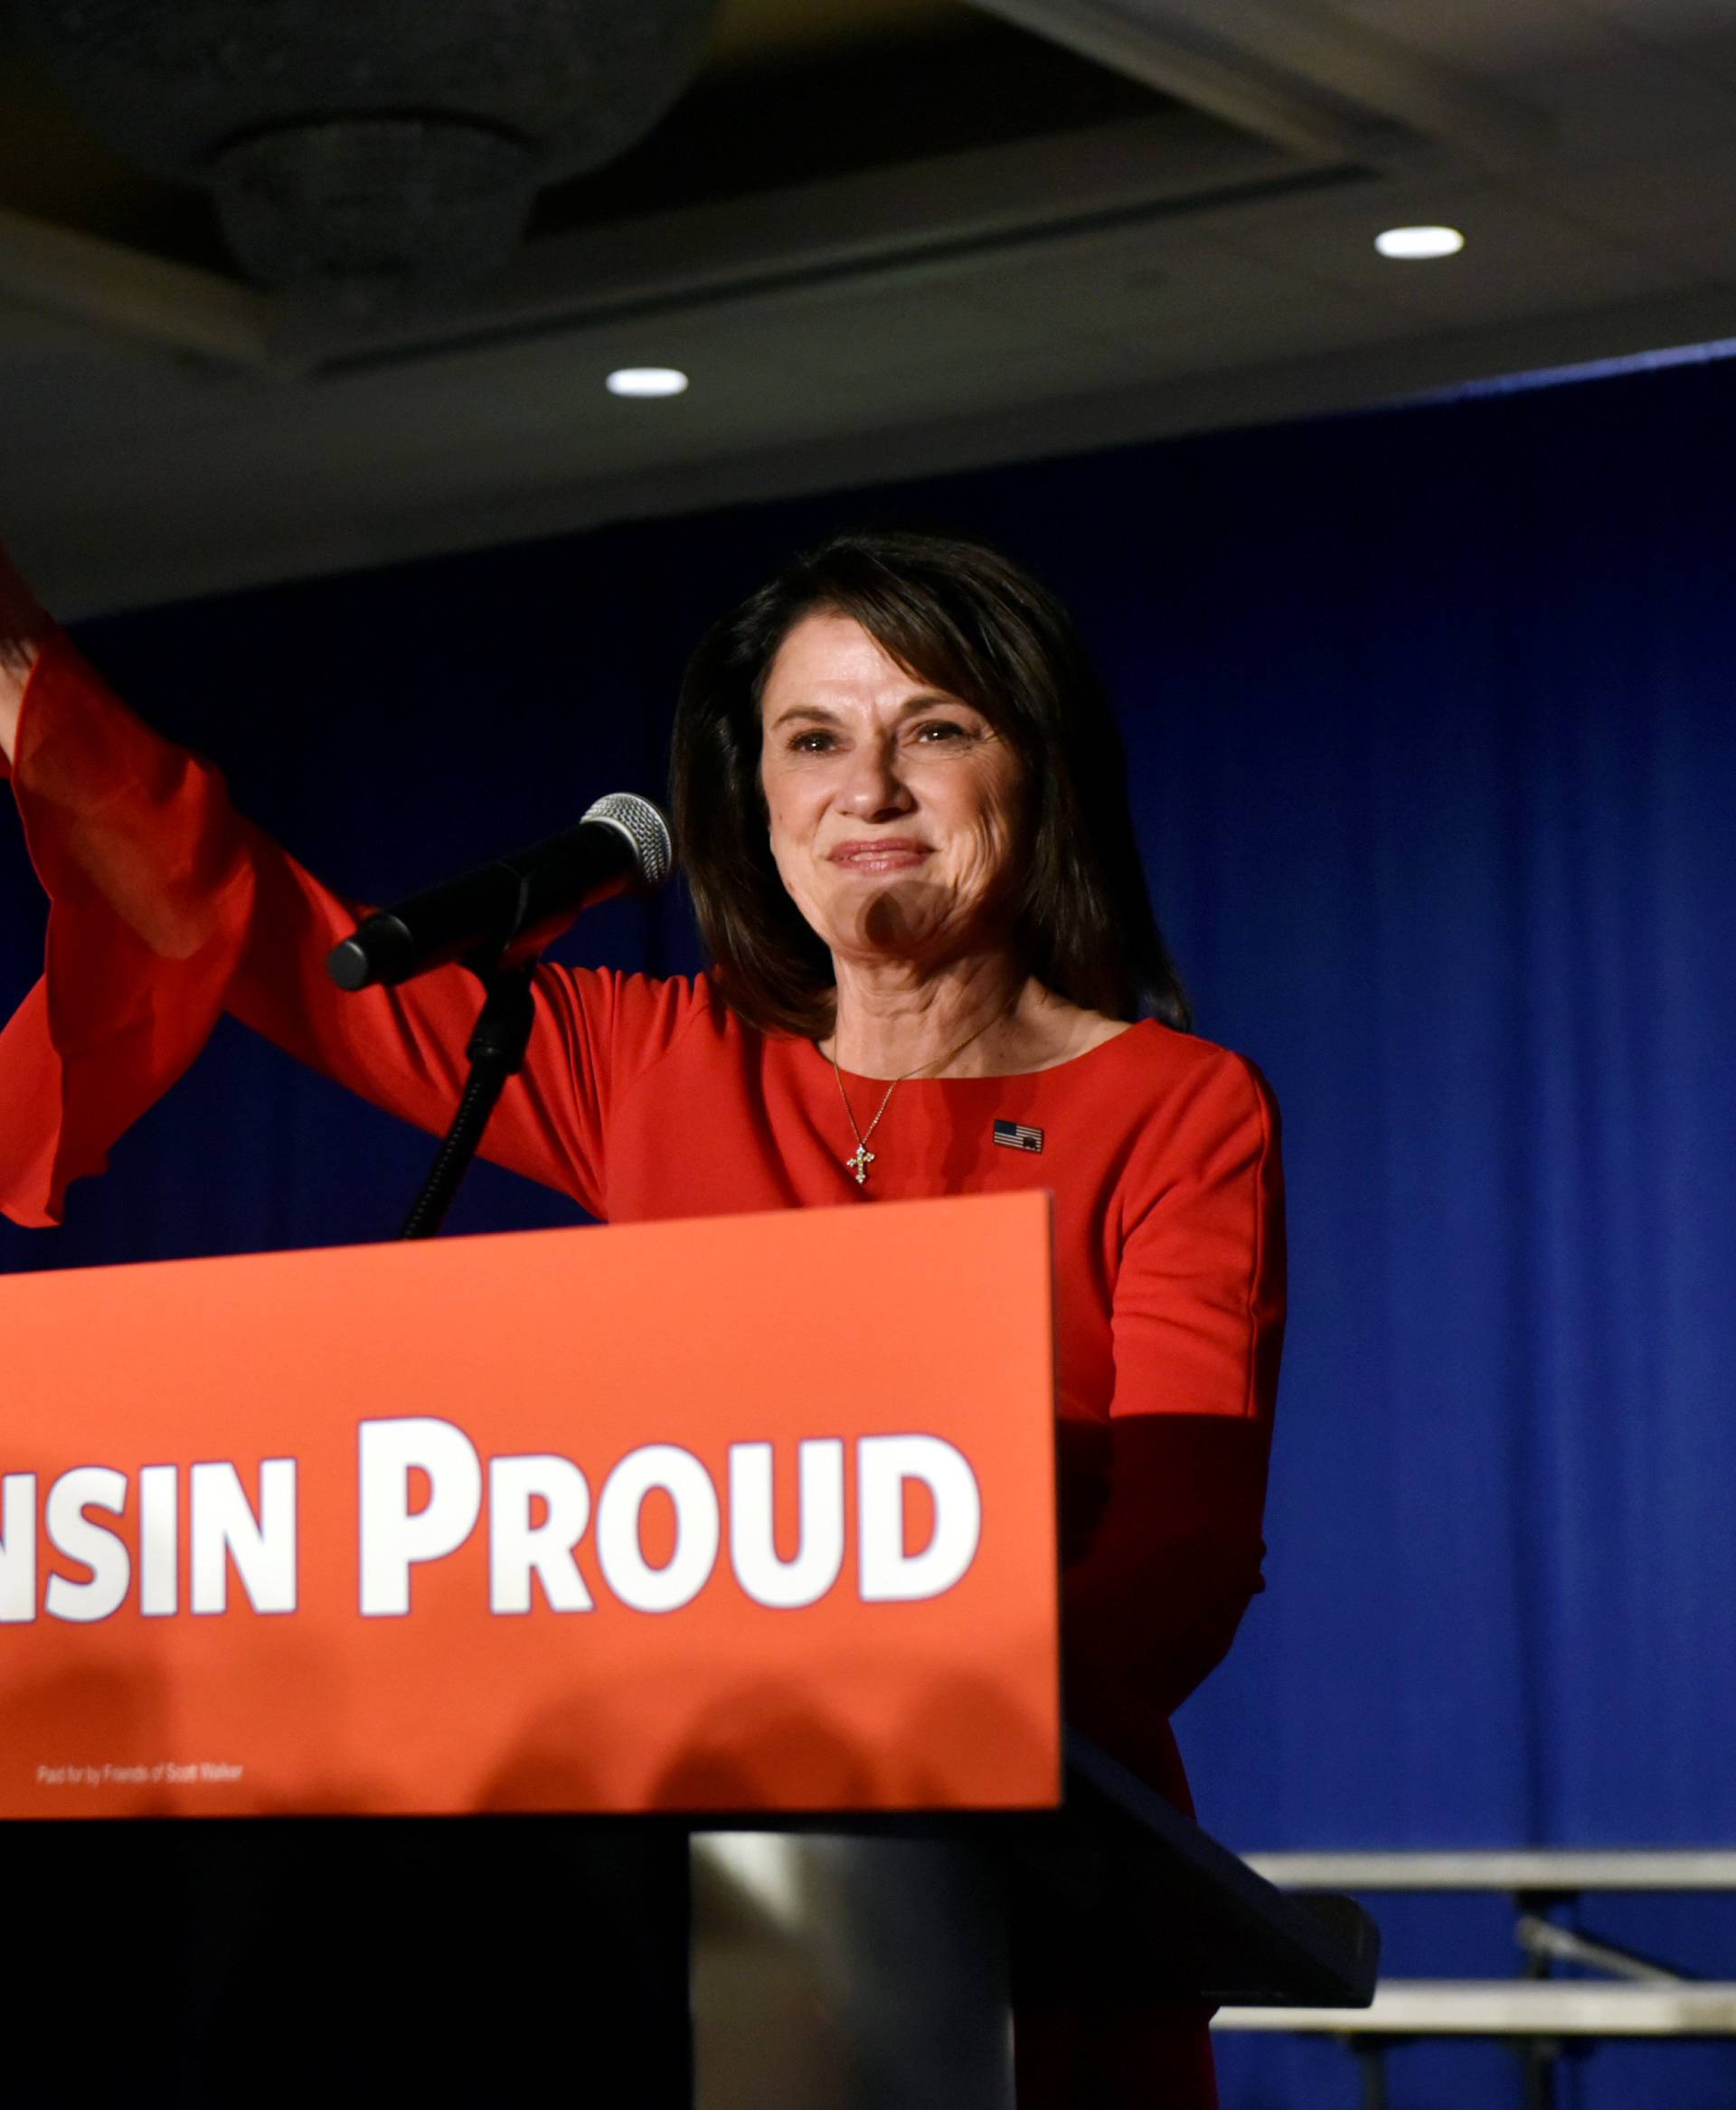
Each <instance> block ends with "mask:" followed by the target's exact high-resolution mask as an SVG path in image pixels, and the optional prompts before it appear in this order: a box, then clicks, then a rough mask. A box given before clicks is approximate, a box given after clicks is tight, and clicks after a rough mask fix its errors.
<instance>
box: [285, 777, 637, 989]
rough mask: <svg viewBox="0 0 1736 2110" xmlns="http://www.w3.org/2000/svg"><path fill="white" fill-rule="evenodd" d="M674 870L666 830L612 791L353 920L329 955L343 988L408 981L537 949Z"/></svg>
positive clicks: (624, 794) (329, 967) (626, 795)
mask: <svg viewBox="0 0 1736 2110" xmlns="http://www.w3.org/2000/svg"><path fill="white" fill-rule="evenodd" d="M674 867H675V846H674V844H673V843H672V842H671V841H670V837H669V824H668V822H667V821H665V819H664V817H663V815H662V814H660V813H659V812H658V811H657V809H656V806H654V805H652V803H651V801H650V800H649V799H648V798H636V797H635V796H634V795H633V794H632V793H631V792H629V791H611V792H609V794H608V796H606V797H603V798H599V800H598V801H597V803H596V805H593V806H591V807H590V809H589V810H588V811H587V812H586V814H585V815H584V817H583V818H582V819H581V820H580V823H579V825H578V826H577V827H576V828H569V829H568V830H567V831H566V832H565V834H560V835H551V836H549V837H548V838H547V839H546V841H544V842H542V843H533V844H532V845H531V847H530V848H529V849H528V850H521V851H519V852H516V853H515V854H514V855H513V856H511V857H501V858H497V859H496V860H495V862H494V863H492V864H479V865H478V866H477V867H476V870H475V871H467V872H465V873H464V874H463V875H462V876H461V877H460V878H458V879H454V880H448V881H445V883H444V884H443V885H440V886H438V887H429V888H427V889H425V890H423V891H422V892H421V893H420V894H411V895H410V897H409V898H408V900H402V901H400V902H398V903H397V904H396V906H395V907H393V908H391V909H381V910H379V912H378V913H377V914H375V915H373V916H370V917H368V918H365V919H364V920H363V922H361V923H359V924H358V925H357V926H356V928H355V930H354V934H353V935H352V936H351V937H346V938H345V939H344V942H343V944H342V945H339V946H334V947H333V948H332V950H331V951H330V952H329V953H328V954H327V955H326V957H325V969H326V972H327V973H328V974H329V975H331V977H332V980H333V981H334V982H335V983H336V984H337V985H338V987H339V988H340V989H366V988H367V987H368V986H369V985H370V984H372V983H375V982H408V981H409V980H410V977H411V976H412V975H421V974H425V973H426V972H427V971H428V969H429V968H430V967H440V966H446V965H447V964H448V962H449V961H452V960H461V959H464V958H466V957H467V956H468V955H470V954H472V953H476V954H486V955H489V956H494V955H505V954H506V953H507V952H508V951H509V948H510V949H511V950H512V951H514V952H515V953H517V954H518V955H519V956H523V957H528V956H530V955H531V954H533V953H535V952H539V951H541V949H542V947H543V946H545V945H547V944H548V943H549V942H550V940H551V939H552V938H555V937H559V936H560V935H561V932H562V931H563V930H564V929H565V928H567V926H568V925H569V924H570V923H571V921H572V920H573V918H575V917H576V916H578V915H579V914H580V911H581V910H583V909H589V908H591V907H593V906H594V905H595V904H596V903H597V902H599V901H607V900H610V899H611V898H612V897H613V896H615V895H617V894H623V893H644V892H648V891H649V890H650V889H651V888H653V887H658V886H661V885H662V884H663V882H664V881H665V880H666V879H667V878H668V877H669V874H670V872H671V871H673V870H674Z"/></svg>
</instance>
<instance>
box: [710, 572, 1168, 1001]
mask: <svg viewBox="0 0 1736 2110" xmlns="http://www.w3.org/2000/svg"><path fill="white" fill-rule="evenodd" d="M820 610H831V611H835V612H836V613H838V614H840V615H844V616H849V617H853V618H854V620H855V621H856V622H858V623H860V624H861V625H862V626H863V629H864V630H866V631H867V633H868V634H869V636H871V637H873V639H874V640H875V642H876V643H877V644H878V645H880V646H881V647H882V650H884V651H885V652H887V653H888V654H889V655H891V656H892V658H893V659H894V660H896V661H897V662H898V664H900V665H901V667H903V668H904V669H905V670H906V672H908V673H909V674H910V675H911V676H912V677H913V678H915V679H916V680H919V681H923V682H929V683H933V684H934V685H935V686H936V687H937V688H939V689H942V690H944V691H945V692H947V693H948V695H952V696H957V697H958V699H959V700H960V702H966V703H969V704H971V705H973V706H974V707H975V708H976V709H977V710H978V711H981V712H982V713H983V714H984V716H985V717H986V718H987V719H988V720H989V721H990V722H991V723H992V724H993V725H994V726H995V728H996V730H998V731H999V732H1000V733H1001V735H1002V737H1003V738H1004V739H1007V740H1008V741H1010V742H1011V744H1012V746H1013V748H1014V751H1015V752H1016V753H1017V755H1018V757H1019V758H1020V760H1021V762H1022V763H1023V764H1024V779H1025V784H1026V786H1027V788H1028V796H1029V806H1028V812H1029V815H1030V822H1029V825H1030V838H1029V843H1028V848H1027V856H1026V876H1025V882H1024V890H1023V896H1022V899H1021V901H1020V904H1019V908H1018V912H1017V919H1016V923H1015V926H1014V937H1015V943H1016V945H1017V947H1018V949H1019V954H1020V957H1021V959H1022V961H1023V964H1024V967H1025V969H1026V971H1027V972H1028V973H1030V974H1032V975H1035V976H1036V978H1037V980H1038V981H1039V982H1041V983H1042V984H1043V986H1044V987H1045V988H1047V989H1051V990H1052V991H1053V992H1054V993H1055V994H1056V995H1058V996H1062V997H1065V998H1067V999H1069V1000H1070V1001H1071V1003H1077V1004H1081V1005H1083V1006H1084V1007H1085V1008H1086V1009H1087V1010H1090V1011H1099V1012H1102V1013H1105V1014H1106V1015H1107V1016H1109V1017H1110V1018H1124V1019H1137V1018H1140V1017H1144V1016H1155V1017H1157V1018H1161V1019H1163V1020H1164V1021H1165V1022H1167V1023H1168V1024H1171V1025H1175V1026H1179V1027H1183V1028H1185V1027H1186V1026H1187V1025H1188V1023H1189V1014H1188V1007H1187V997H1186V994H1185V993H1184V990H1183V988H1182V984H1181V978H1180V976H1179V975H1177V973H1176V971H1175V963H1174V962H1173V961H1172V960H1171V958H1170V956H1169V948H1168V947H1167V946H1165V943H1164V938H1163V934H1162V933H1161V931H1160V930H1159V929H1158V928H1157V921H1156V917H1155V916H1154V915H1153V913H1152V908H1151V900H1150V896H1149V894H1148V893H1147V891H1146V879H1145V873H1144V871H1143V870H1142V868H1141V865H1140V862H1139V851H1138V846H1137V843H1136V841H1135V839H1134V833H1133V818H1132V815H1131V814H1130V813H1129V811H1128V807H1127V763H1126V758H1125V754H1124V750H1123V748H1122V744H1121V736H1120V732H1119V730H1118V728H1117V726H1116V723H1115V719H1114V716H1113V714H1112V712H1111V711H1110V709H1109V701H1108V698H1107V697H1106V696H1105V694H1104V692H1103V686H1102V683H1101V682H1100V681H1099V679H1098V676H1097V673H1096V670H1095V669H1094V668H1093V666H1092V665H1091V663H1090V658H1089V656H1088V655H1087V654H1086V651H1085V648H1084V645H1082V644H1081V642H1080V637H1079V634H1078V632H1077V631H1076V629H1075V628H1074V626H1073V623H1072V620H1071V617H1069V615H1068V614H1067V611H1066V610H1065V609H1064V608H1062V607H1061V603H1060V602H1059V601H1058V600H1056V599H1055V598H1054V596H1053V595H1052V594H1051V593H1050V592H1048V591H1047V589H1045V588H1043V587H1042V586H1040V585H1039V584H1038V583H1037V581H1036V580H1035V579H1033V578H1032V577H1031V576H1030V574H1029V573H1028V572H1026V571H1024V570H1021V569H1020V568H1019V567H1018V566H1017V565H1016V564H1014V562H1013V561H1012V560H1011V559H1010V558H1007V557H1005V556H1003V555H1002V554H1001V552H1000V551H998V550H995V549H992V548H990V547H989V546H988V545H987V544H986V543H982V542H966V541H959V540H954V539H952V538H950V537H946V536H940V535H926V534H911V533H859V534H847V535H839V536H837V537H835V539H834V540H833V541H831V542H826V543H823V544H822V545H821V546H820V547H819V548H818V549H816V550H811V551H807V552H806V553H805V554H804V555H802V556H799V557H797V558H796V559H795V560H793V561H792V562H791V563H790V564H788V566H786V568H785V569H784V570H782V571H781V572H779V573H778V576H777V577H776V578H775V579H772V580H770V581H769V584H767V585H765V586H762V587H761V588H760V590H759V591H758V592H757V593H754V594H751V595H750V596H749V598H747V599H746V600H745V601H743V602H742V604H741V607H740V608H736V609H735V610H734V611H733V612H732V613H731V614H730V615H728V616H725V617H723V618H722V621H721V622H719V623H717V624H715V625H713V626H712V629H711V630H710V631H708V632H707V633H706V635H705V636H704V638H703V640H702V641H701V644H700V646H699V649H698V650H697V651H696V652H695V653H694V655H693V658H692V659H691V660H690V661H689V663H688V666H687V672H686V675H685V678H684V681H683V683H682V691H681V702H680V704H679V706H678V708H677V710H676V712H675V745H674V755H673V761H672V765H671V803H672V805H673V807H674V812H675V840H676V842H677V843H679V844H680V846H681V855H682V861H683V862H684V866H685V868H686V873H687V881H688V885H689V887H690V888H691V889H692V891H693V906H694V908H695V909H696V911H697V913H698V917H699V926H700V931H701V935H702V936H703V939H704V941H705V945H706V947H707V948H708V950H709V952H710V955H711V958H712V964H713V974H714V976H715V979H716V983H717V986H718V990H719V993H720V994H721V995H722V997H723V999H724V1001H725V1002H726V1003H728V1004H729V1005H730V1007H731V1010H733V1011H734V1012H736V1013H738V1014H739V1015H740V1016H741V1018H742V1019H744V1020H745V1021H746V1022H748V1023H749V1024H750V1025H752V1026H757V1027H759V1028H760V1029H761V1030H762V1031H768V1032H777V1033H791V1034H796V1035H798V1036H800V1037H802V1038H804V1039H817V1038H820V1037H823V1036H824V1035H825V1034H826V1032H828V1031H830V1030H831V1024H832V1013H833V1006H834V1002H835V991H834V983H833V975H832V961H831V956H830V954H829V953H828V952H827V950H826V946H825V944H824V942H823V941H822V940H821V939H820V937H818V936H817V935H816V933H815V932H814V931H813V930H812V929H810V928H809V927H808V925H807V922H806V920H805V919H804V918H803V917H802V914H801V912H800V910H799V909H797V906H796V904H795V903H794V901H792V900H790V898H789V896H788V893H786V892H785V890H784V885H783V881H781V880H780V879H779V878H778V870H777V867H776V865H775V864H774V863H773V862H772V857H771V847H770V843H769V840H768V836H767V830H766V807H765V800H764V798H763V796H762V795H761V792H760V697H761V694H762V692H763V691H764V688H765V683H766V677H767V675H768V674H769V672H770V669H771V663H772V661H773V660H774V659H775V658H776V656H777V654H778V646H779V645H781V644H782V643H783V641H784V639H785V637H786V636H788V633H789V632H790V630H791V629H792V628H793V627H794V626H795V625H796V624H797V623H798V622H800V621H801V619H802V617H804V616H808V615H813V614H815V613H816V612H818V611H820Z"/></svg>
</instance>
